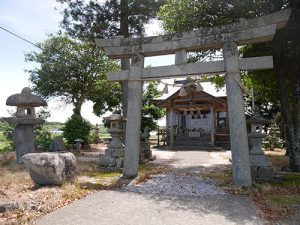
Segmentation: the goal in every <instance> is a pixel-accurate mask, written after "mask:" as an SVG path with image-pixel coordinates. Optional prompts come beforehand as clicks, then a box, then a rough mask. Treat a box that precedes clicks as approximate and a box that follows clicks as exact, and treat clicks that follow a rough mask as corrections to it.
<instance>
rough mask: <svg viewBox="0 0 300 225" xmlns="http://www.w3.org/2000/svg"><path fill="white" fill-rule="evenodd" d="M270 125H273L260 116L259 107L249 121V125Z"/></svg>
mask: <svg viewBox="0 0 300 225" xmlns="http://www.w3.org/2000/svg"><path fill="white" fill-rule="evenodd" d="M269 123H271V121H270V120H268V119H265V118H263V117H262V116H261V115H260V114H259V112H258V109H257V107H256V108H255V109H254V113H253V115H252V116H251V117H249V118H248V119H247V124H262V125H264V124H269Z"/></svg>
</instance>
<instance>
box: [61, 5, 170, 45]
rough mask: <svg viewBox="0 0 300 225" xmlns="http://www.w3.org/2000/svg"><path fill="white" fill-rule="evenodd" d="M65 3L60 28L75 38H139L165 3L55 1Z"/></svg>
mask: <svg viewBox="0 0 300 225" xmlns="http://www.w3.org/2000/svg"><path fill="white" fill-rule="evenodd" d="M57 2H60V3H62V4H66V7H65V9H64V11H63V15H64V18H63V21H62V22H61V27H62V28H63V29H64V30H66V31H67V33H68V34H69V35H71V36H72V37H77V38H80V39H82V38H92V39H94V38H96V37H97V38H112V37H115V36H116V35H124V36H125V37H129V35H136V36H141V35H143V32H144V24H146V23H147V22H148V21H149V20H150V19H152V18H155V16H156V12H157V11H158V9H159V7H160V6H161V5H163V4H164V3H165V0H161V1H157V0H147V1H143V0H106V1H103V2H99V1H96V0H90V1H89V2H86V1H82V0H57Z"/></svg>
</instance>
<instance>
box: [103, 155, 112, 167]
mask: <svg viewBox="0 0 300 225" xmlns="http://www.w3.org/2000/svg"><path fill="white" fill-rule="evenodd" d="M99 165H100V166H104V167H114V166H116V159H115V158H114V157H111V156H106V155H104V156H103V155H101V156H100V160H99Z"/></svg>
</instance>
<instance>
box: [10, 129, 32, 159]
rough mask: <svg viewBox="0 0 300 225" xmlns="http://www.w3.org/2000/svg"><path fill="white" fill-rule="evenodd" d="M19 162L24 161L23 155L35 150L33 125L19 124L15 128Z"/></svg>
mask: <svg viewBox="0 0 300 225" xmlns="http://www.w3.org/2000/svg"><path fill="white" fill-rule="evenodd" d="M14 143H15V146H16V159H17V163H23V161H22V156H23V155H25V154H28V153H32V152H34V150H35V142H34V127H33V125H23V124H19V125H17V126H16V127H15V129H14Z"/></svg>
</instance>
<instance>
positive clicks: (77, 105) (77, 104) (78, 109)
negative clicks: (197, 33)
mask: <svg viewBox="0 0 300 225" xmlns="http://www.w3.org/2000/svg"><path fill="white" fill-rule="evenodd" d="M82 104H83V101H81V100H77V101H74V102H73V105H74V109H73V113H74V115H78V116H81V107H82Z"/></svg>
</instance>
